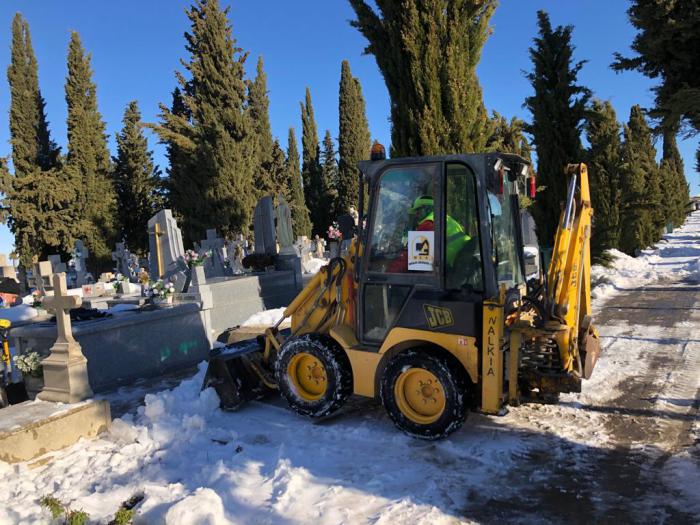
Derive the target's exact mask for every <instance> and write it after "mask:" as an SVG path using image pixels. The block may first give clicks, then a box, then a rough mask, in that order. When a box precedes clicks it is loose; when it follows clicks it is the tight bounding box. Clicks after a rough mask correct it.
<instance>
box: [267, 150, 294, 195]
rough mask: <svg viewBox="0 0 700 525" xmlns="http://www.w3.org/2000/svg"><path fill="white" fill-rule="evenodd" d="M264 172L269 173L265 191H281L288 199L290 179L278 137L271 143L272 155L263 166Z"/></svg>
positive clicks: (272, 193)
mask: <svg viewBox="0 0 700 525" xmlns="http://www.w3.org/2000/svg"><path fill="white" fill-rule="evenodd" d="M265 172H266V173H268V174H269V181H270V182H269V189H268V190H267V193H268V194H270V195H278V194H280V193H282V194H283V195H284V196H285V197H286V198H287V199H290V198H291V195H290V188H291V179H290V178H289V172H288V170H287V157H286V155H285V154H284V150H283V149H282V147H281V146H280V141H279V140H278V139H275V141H274V142H273V143H272V155H271V156H270V161H269V163H268V164H266V166H265Z"/></svg>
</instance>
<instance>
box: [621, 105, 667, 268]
mask: <svg viewBox="0 0 700 525" xmlns="http://www.w3.org/2000/svg"><path fill="white" fill-rule="evenodd" d="M623 135H624V143H623V146H622V162H621V165H620V168H621V169H620V188H621V190H622V195H621V200H622V205H623V212H622V218H621V223H622V228H621V235H620V249H621V250H622V251H624V252H625V253H628V254H630V255H635V254H636V252H637V251H638V250H641V249H644V248H646V247H648V246H649V245H650V244H652V243H654V242H656V241H657V240H658V239H659V236H660V226H659V220H658V217H659V213H658V210H659V207H660V205H661V192H660V185H659V170H658V167H657V165H656V160H655V157H656V150H655V149H654V145H653V144H652V141H651V131H650V130H649V126H648V125H647V122H646V119H645V118H644V113H643V112H642V108H641V107H639V106H633V107H632V109H631V111H630V119H629V122H628V124H627V125H626V126H625V127H624V132H623Z"/></svg>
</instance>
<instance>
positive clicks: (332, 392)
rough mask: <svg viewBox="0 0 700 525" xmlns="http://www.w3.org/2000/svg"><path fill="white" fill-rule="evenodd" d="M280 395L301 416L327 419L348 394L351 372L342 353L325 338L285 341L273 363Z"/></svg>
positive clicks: (350, 386) (330, 340) (332, 341)
mask: <svg viewBox="0 0 700 525" xmlns="http://www.w3.org/2000/svg"><path fill="white" fill-rule="evenodd" d="M275 376H276V379H277V384H278V386H279V390H280V395H281V396H282V397H283V398H284V399H285V401H287V404H288V405H289V407H290V408H291V409H292V410H294V411H295V412H296V413H297V414H300V415H302V416H307V417H312V418H318V417H325V416H328V415H330V414H332V413H334V412H335V411H337V410H338V409H339V408H340V407H342V406H343V405H344V404H345V401H346V400H347V398H348V397H349V396H350V394H351V393H352V369H351V366H350V361H349V360H348V357H347V356H346V355H345V352H343V350H342V349H341V348H340V347H339V346H338V344H337V343H336V342H335V341H334V340H333V339H331V338H330V337H328V336H324V335H320V334H305V335H302V336H299V337H294V338H292V339H290V340H289V341H287V342H286V343H285V344H284V345H282V348H281V349H280V352H279V355H278V356H277V360H276V363H275Z"/></svg>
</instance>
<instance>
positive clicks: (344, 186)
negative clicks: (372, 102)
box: [335, 60, 371, 215]
mask: <svg viewBox="0 0 700 525" xmlns="http://www.w3.org/2000/svg"><path fill="white" fill-rule="evenodd" d="M338 110H339V111H338V115H339V135H338V154H339V157H340V160H339V162H338V182H337V185H336V188H337V190H338V199H337V201H336V208H335V214H336V215H342V214H344V213H347V212H348V209H349V208H350V206H354V207H355V208H357V200H358V188H359V177H360V171H359V169H358V167H357V164H358V162H359V161H361V160H366V159H367V158H369V150H370V148H371V144H370V135H369V126H368V124H367V115H366V114H365V99H364V97H363V96H362V87H361V86H360V81H359V80H358V79H356V78H355V77H353V76H352V72H351V71H350V64H349V63H348V61H347V60H343V63H342V66H341V70H340V96H339V107H338Z"/></svg>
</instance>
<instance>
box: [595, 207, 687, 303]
mask: <svg viewBox="0 0 700 525" xmlns="http://www.w3.org/2000/svg"><path fill="white" fill-rule="evenodd" d="M608 253H609V254H610V255H611V256H612V257H613V259H614V261H613V263H612V265H611V267H609V268H606V267H603V266H597V265H596V266H593V267H592V269H591V287H592V288H593V291H592V292H591V298H592V299H594V300H601V299H603V298H606V297H609V296H610V295H611V294H614V293H615V292H618V291H622V290H627V289H631V288H639V287H642V286H644V285H647V284H649V283H651V282H654V281H657V280H659V279H661V278H663V279H688V280H692V281H695V282H700V212H694V213H693V214H691V215H690V216H689V217H688V219H687V220H686V222H685V224H684V225H683V226H681V227H680V228H676V229H675V230H674V231H673V232H672V233H669V234H666V235H664V237H663V239H662V240H661V241H659V242H658V243H657V244H656V246H654V247H652V248H649V249H647V250H643V251H642V253H641V254H640V255H639V256H638V257H630V256H629V255H627V254H625V253H622V252H620V251H618V250H609V252H608Z"/></svg>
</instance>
